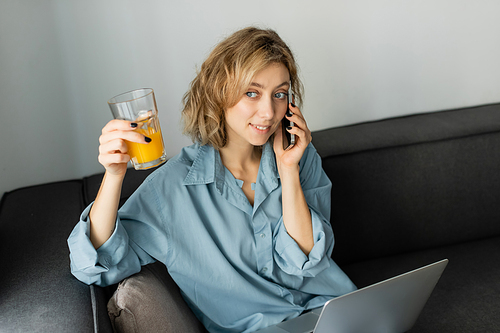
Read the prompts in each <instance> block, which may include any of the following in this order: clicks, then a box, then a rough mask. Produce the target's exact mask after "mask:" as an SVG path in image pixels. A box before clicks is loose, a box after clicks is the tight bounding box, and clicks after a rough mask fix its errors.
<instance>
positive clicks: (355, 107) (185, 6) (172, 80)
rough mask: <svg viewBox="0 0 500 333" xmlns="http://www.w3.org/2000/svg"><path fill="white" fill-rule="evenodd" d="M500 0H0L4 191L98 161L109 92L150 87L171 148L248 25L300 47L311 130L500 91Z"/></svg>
mask: <svg viewBox="0 0 500 333" xmlns="http://www.w3.org/2000/svg"><path fill="white" fill-rule="evenodd" d="M499 14H500V1H496V0H419V1H416V0H415V1H410V0H407V1H403V0H333V1H303V0H283V1H273V0H265V1H263V0H254V1H245V2H243V1H233V0H218V1H215V0H211V1H202V0H191V1H185V0H184V1H180V0H179V1H165V0H163V1H162V0H146V1H110V0H99V1H96V0H90V1H87V0H86V1H72V0H52V1H50V0H33V1H29V0H0V114H1V116H2V121H1V122H0V124H1V125H0V126H1V131H0V141H1V143H2V144H1V145H0V149H1V151H0V152H1V158H0V171H1V180H0V194H1V193H3V192H4V191H8V190H12V189H14V188H17V187H20V186H26V185H32V184H39V183H44V182H49V181H55V180H64V179H69V178H76V177H82V176H85V175H90V174H93V173H96V172H100V171H102V170H103V169H102V167H101V166H100V165H99V164H98V162H97V147H98V137H99V134H100V131H101V128H102V127H103V125H104V124H105V123H106V122H107V121H109V120H110V119H111V113H110V111H109V109H108V106H107V104H106V101H107V100H108V99H109V98H110V97H112V96H114V95H116V94H118V93H121V92H124V91H127V90H131V89H134V88H138V87H152V88H154V89H155V90H156V93H157V102H158V106H159V109H160V117H161V122H162V128H163V133H164V136H165V141H166V144H167V149H168V154H169V155H170V156H172V155H174V154H176V153H177V152H178V151H179V150H180V148H181V147H182V146H184V145H186V144H189V143H190V141H189V139H188V138H186V137H183V136H182V134H181V132H180V123H179V120H180V109H181V98H182V95H183V94H184V92H185V91H186V89H187V87H188V84H189V82H190V81H191V79H192V78H193V77H194V75H195V71H196V68H197V67H199V66H200V65H201V63H202V61H203V59H204V58H205V57H206V56H207V54H208V52H209V51H210V49H211V48H212V47H213V46H214V45H215V44H216V43H217V42H218V41H219V40H220V39H221V38H222V37H223V36H225V35H227V34H229V33H231V32H233V31H234V30H236V29H239V28H242V27H244V26H247V25H250V24H256V25H259V26H263V27H270V28H274V29H276V30H277V31H278V32H279V33H280V35H281V36H282V37H283V38H284V39H285V40H286V41H287V42H288V43H289V44H290V46H291V47H292V49H293V50H294V51H295V53H296V55H297V58H298V61H299V64H300V66H301V73H302V77H303V79H304V83H305V86H306V101H305V106H304V109H303V111H304V112H305V114H306V118H307V120H308V123H309V126H310V128H311V129H312V130H318V129H323V128H327V127H333V126H341V125H346V124H352V123H357V122H361V121H368V120H376V119H381V118H387V117H392V116H399V115H406V114H413V113H420V112H428V111H434V110H442V109H449V108H454V107H463V106H470V105H477V104H485V103H492V102H499V101H500V75H499V74H500V61H499V59H500V37H499V36H500V33H499V32H500V20H499V19H498V18H499V17H500V15H499Z"/></svg>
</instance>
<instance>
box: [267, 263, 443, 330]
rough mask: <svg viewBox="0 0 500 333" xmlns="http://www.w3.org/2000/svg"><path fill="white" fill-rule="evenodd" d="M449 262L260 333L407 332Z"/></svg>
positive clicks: (349, 296) (334, 301) (365, 290)
mask: <svg viewBox="0 0 500 333" xmlns="http://www.w3.org/2000/svg"><path fill="white" fill-rule="evenodd" d="M447 264H448V259H443V260H441V261H438V262H435V263H433V264H430V265H427V266H424V267H421V268H418V269H415V270H413V271H410V272H408V273H404V274H401V275H398V276H395V277H393V278H390V279H388V280H385V281H382V282H379V283H376V284H373V285H371V286H368V287H365V288H362V289H359V290H356V291H353V292H351V293H348V294H345V295H343V296H340V297H337V298H334V299H331V300H329V301H328V302H326V303H325V305H324V306H323V307H322V308H317V309H315V310H312V311H310V312H307V313H305V314H302V315H300V316H299V317H297V318H294V319H290V320H287V321H284V322H282V323H279V324H277V325H273V326H270V327H267V328H265V329H262V330H259V331H257V332H259V333H348V332H349V333H353V332H354V333H377V332H384V333H403V332H406V331H408V330H410V328H412V326H413V325H414V324H415V322H416V321H417V318H418V316H419V315H420V312H421V311H422V309H423V308H424V305H425V303H426V302H427V299H428V298H429V296H430V295H431V293H432V291H433V290H434V287H435V286H436V284H437V282H438V280H439V278H440V277H441V274H442V273H443V271H444V269H445V267H446V265H447Z"/></svg>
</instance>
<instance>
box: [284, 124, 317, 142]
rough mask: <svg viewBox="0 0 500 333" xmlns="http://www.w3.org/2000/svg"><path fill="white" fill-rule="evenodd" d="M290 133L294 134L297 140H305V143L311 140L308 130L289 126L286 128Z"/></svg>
mask: <svg viewBox="0 0 500 333" xmlns="http://www.w3.org/2000/svg"><path fill="white" fill-rule="evenodd" d="M286 130H287V131H288V132H289V133H290V134H295V137H297V138H298V140H297V142H305V144H306V145H308V144H309V142H311V140H312V136H311V134H310V131H309V130H303V129H301V128H300V127H297V126H289V127H287V129H286Z"/></svg>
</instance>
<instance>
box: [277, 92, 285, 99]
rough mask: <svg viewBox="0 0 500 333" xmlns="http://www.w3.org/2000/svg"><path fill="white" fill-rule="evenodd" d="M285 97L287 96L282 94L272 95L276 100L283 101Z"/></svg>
mask: <svg viewBox="0 0 500 333" xmlns="http://www.w3.org/2000/svg"><path fill="white" fill-rule="evenodd" d="M286 96H287V94H286V93H284V92H279V93H277V94H275V95H274V97H276V98H278V99H285V98H286Z"/></svg>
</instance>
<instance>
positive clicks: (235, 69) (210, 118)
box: [182, 27, 303, 149]
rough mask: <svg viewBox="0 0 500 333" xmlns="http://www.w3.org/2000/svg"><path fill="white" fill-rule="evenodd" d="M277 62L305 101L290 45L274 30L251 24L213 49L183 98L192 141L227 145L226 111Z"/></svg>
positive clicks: (299, 99) (298, 99)
mask: <svg viewBox="0 0 500 333" xmlns="http://www.w3.org/2000/svg"><path fill="white" fill-rule="evenodd" d="M275 63H281V64H283V65H285V67H286V68H287V69H288V72H289V73H290V80H291V84H292V91H293V92H294V95H295V104H297V105H301V104H302V96H303V85H302V82H301V81H300V79H299V77H298V66H297V64H296V62H295V59H294V56H293V54H292V51H291V50H290V48H289V47H288V46H287V45H286V44H285V42H283V40H282V39H281V38H280V36H279V35H278V34H277V33H276V32H275V31H273V30H269V29H267V30H264V29H259V28H255V27H248V28H245V29H242V30H239V31H237V32H235V33H233V34H232V35H230V36H229V37H227V38H226V39H224V40H223V41H222V42H220V43H219V44H218V45H217V46H215V48H214V49H213V50H212V52H211V53H210V55H209V56H208V58H207V59H206V60H205V62H204V63H203V64H202V65H201V69H200V70H199V72H198V74H197V75H196V77H195V78H194V80H193V81H192V82H191V85H190V88H189V90H188V91H187V92H186V94H185V95H184V97H183V104H184V109H183V111H182V120H183V123H184V134H186V135H188V136H190V137H191V139H192V140H193V142H198V143H200V144H202V145H204V144H211V145H212V146H213V147H214V148H215V149H220V148H222V147H224V146H225V145H226V144H227V132H226V121H225V117H224V114H225V110H227V109H228V108H230V107H232V106H234V105H236V103H238V101H239V100H240V99H241V97H242V96H243V94H244V93H245V92H246V90H247V89H248V87H249V86H250V84H251V82H252V79H253V77H254V76H255V75H256V74H257V72H259V71H260V70H262V69H264V68H266V67H267V66H269V65H271V64H275Z"/></svg>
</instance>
